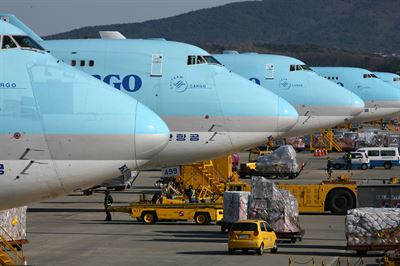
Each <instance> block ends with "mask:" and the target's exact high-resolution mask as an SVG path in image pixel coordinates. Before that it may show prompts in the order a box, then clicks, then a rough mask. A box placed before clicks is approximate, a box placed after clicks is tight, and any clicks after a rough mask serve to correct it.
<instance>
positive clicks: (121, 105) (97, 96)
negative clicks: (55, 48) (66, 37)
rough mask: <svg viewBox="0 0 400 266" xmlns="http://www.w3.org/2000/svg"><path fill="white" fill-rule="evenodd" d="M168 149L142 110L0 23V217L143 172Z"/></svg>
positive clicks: (158, 126)
mask: <svg viewBox="0 0 400 266" xmlns="http://www.w3.org/2000/svg"><path fill="white" fill-rule="evenodd" d="M168 142H169V129H168V127H167V125H166V124H165V123H164V121H162V119H161V118H160V117H159V116H157V115H156V114H155V113H154V112H153V111H151V110H150V109H149V108H147V107H146V106H145V105H143V104H141V103H139V102H138V101H137V100H135V99H134V98H132V97H129V96H127V95H125V94H123V93H121V92H120V91H118V90H115V89H114V88H112V87H110V86H108V85H106V84H105V83H104V82H100V81H99V80H97V79H95V78H93V77H91V76H89V75H87V74H85V73H83V72H81V71H79V70H76V69H75V68H73V67H71V66H68V65H66V64H64V63H62V62H61V60H58V59H56V58H54V57H53V56H52V55H50V54H48V53H46V51H45V50H44V49H43V48H42V47H41V46H40V45H39V44H38V43H37V42H35V41H34V40H33V39H31V38H30V37H29V36H27V34H26V33H25V32H23V31H21V30H20V29H18V28H17V27H15V26H13V25H11V24H9V23H7V22H5V21H1V20H0V210H4V209H8V208H13V207H18V206H23V205H26V204H28V203H31V202H36V201H41V200H45V199H48V198H53V197H57V196H59V195H63V194H66V193H69V192H71V191H73V190H75V189H78V188H82V187H90V186H92V185H94V184H98V183H101V182H102V181H105V180H107V179H109V178H110V176H118V175H121V172H124V171H127V170H134V169H138V168H140V167H141V166H142V165H144V164H145V163H147V162H148V161H149V160H150V159H151V158H152V157H153V156H154V155H156V154H157V153H159V152H160V151H161V150H162V149H163V148H164V147H166V145H167V144H168Z"/></svg>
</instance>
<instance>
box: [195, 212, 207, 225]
mask: <svg viewBox="0 0 400 266" xmlns="http://www.w3.org/2000/svg"><path fill="white" fill-rule="evenodd" d="M194 221H195V223H196V224H199V225H205V224H210V216H209V215H208V213H204V212H200V213H196V215H195V216H194Z"/></svg>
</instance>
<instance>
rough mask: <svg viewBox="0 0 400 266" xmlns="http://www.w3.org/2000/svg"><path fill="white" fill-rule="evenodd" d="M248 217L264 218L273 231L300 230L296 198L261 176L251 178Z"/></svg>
mask: <svg viewBox="0 0 400 266" xmlns="http://www.w3.org/2000/svg"><path fill="white" fill-rule="evenodd" d="M248 217H249V218H250V219H262V220H265V221H266V222H268V223H269V224H270V226H271V227H272V228H273V229H274V231H275V232H282V233H283V232H301V228H300V222H299V210H298V202H297V199H296V198H295V197H294V196H293V195H292V194H291V193H290V192H289V191H287V190H281V189H278V188H277V187H276V185H275V184H274V183H273V182H271V181H269V180H268V179H266V178H264V177H262V176H254V177H253V178H252V193H251V195H250V199H249V215H248Z"/></svg>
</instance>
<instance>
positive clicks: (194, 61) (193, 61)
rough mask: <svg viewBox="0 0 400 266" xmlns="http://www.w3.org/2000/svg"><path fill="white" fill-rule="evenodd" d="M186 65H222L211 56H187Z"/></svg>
mask: <svg viewBox="0 0 400 266" xmlns="http://www.w3.org/2000/svg"><path fill="white" fill-rule="evenodd" d="M187 64H188V65H199V64H212V65H222V64H221V63H220V62H218V60H217V59H215V58H214V57H212V56H211V55H205V56H202V55H189V56H188V60H187Z"/></svg>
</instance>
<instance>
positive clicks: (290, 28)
mask: <svg viewBox="0 0 400 266" xmlns="http://www.w3.org/2000/svg"><path fill="white" fill-rule="evenodd" d="M398 10H400V1H398V0H379V1H376V0H301V1H300V0H263V1H250V2H238V3H232V4H227V5H224V6H220V7H214V8H208V9H202V10H198V11H193V12H189V13H185V14H182V15H178V16H174V17H170V18H164V19H158V20H151V21H147V22H143V23H126V24H115V25H103V26H94V27H84V28H80V29H76V30H72V31H69V32H65V33H60V34H55V35H52V36H48V37H47V39H60V38H84V37H98V33H97V32H98V31H99V30H118V31H120V32H121V33H123V34H124V35H125V36H127V37H128V38H152V37H164V38H167V39H170V40H176V41H183V42H188V43H192V44H196V45H205V44H207V45H212V44H221V45H243V44H253V43H267V44H284V45H291V44H296V45H304V44H313V45H317V46H321V47H331V48H338V49H347V50H351V51H358V52H370V53H371V52H373V53H376V52H379V53H386V54H393V53H395V54H400V46H399V45H398V43H400V19H399V17H398V13H397V12H398Z"/></svg>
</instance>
